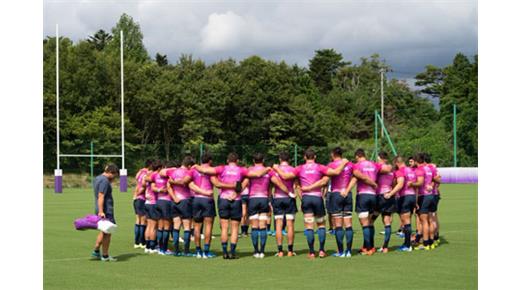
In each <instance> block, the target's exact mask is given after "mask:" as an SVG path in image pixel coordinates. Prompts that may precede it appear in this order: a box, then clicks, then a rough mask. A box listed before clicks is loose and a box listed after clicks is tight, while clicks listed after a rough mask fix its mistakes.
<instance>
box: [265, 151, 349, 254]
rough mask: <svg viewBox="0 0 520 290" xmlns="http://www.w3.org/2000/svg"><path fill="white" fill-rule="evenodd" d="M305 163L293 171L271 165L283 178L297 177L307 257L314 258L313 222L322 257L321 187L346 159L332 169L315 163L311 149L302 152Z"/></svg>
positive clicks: (323, 226)
mask: <svg viewBox="0 0 520 290" xmlns="http://www.w3.org/2000/svg"><path fill="white" fill-rule="evenodd" d="M304 159H305V164H302V165H299V166H298V167H296V168H295V170H294V171H293V172H285V171H283V170H282V169H281V168H280V166H279V165H275V166H273V169H274V170H275V171H276V172H277V173H278V174H279V175H280V176H281V177H282V178H283V179H285V180H286V179H294V178H298V179H299V181H300V185H301V197H300V198H301V201H302V203H301V209H302V212H303V216H304V223H305V236H306V237H307V244H308V246H309V254H308V257H309V259H314V258H315V256H316V254H315V252H314V223H316V225H317V227H318V239H319V242H320V250H319V257H320V258H324V257H325V256H326V253H325V240H326V230H325V227H326V226H325V206H324V204H323V194H322V187H324V186H326V185H327V183H328V181H329V178H328V176H335V175H339V174H340V173H341V171H342V170H343V169H344V168H345V165H346V164H347V163H348V160H346V159H344V160H342V161H341V163H340V164H339V165H338V167H337V168H335V169H332V168H329V167H327V166H325V165H322V164H319V163H316V153H315V152H314V150H312V149H310V148H309V149H307V150H305V152H304Z"/></svg>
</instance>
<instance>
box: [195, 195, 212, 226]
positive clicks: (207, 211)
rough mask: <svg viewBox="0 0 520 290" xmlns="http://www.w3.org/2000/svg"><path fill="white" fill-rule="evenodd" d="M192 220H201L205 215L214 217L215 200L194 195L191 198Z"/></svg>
mask: <svg viewBox="0 0 520 290" xmlns="http://www.w3.org/2000/svg"><path fill="white" fill-rule="evenodd" d="M192 207H193V220H195V222H198V223H200V222H202V220H203V219H204V218H206V217H211V218H213V217H215V215H216V211H215V201H214V200H213V198H203V197H195V198H194V199H193V205H192Z"/></svg>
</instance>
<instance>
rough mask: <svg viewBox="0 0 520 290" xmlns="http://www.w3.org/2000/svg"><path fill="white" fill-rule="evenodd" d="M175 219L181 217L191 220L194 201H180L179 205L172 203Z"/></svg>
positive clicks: (188, 199)
mask: <svg viewBox="0 0 520 290" xmlns="http://www.w3.org/2000/svg"><path fill="white" fill-rule="evenodd" d="M172 204H173V206H172V208H173V217H174V218H176V217H180V218H181V219H183V220H184V219H191V217H192V211H193V210H192V199H191V198H187V199H183V200H181V201H179V203H175V202H173V203H172Z"/></svg>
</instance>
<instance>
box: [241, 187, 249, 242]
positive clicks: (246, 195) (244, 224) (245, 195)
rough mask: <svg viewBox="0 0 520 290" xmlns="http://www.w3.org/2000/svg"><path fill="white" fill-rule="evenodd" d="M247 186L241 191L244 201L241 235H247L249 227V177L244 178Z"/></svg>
mask: <svg viewBox="0 0 520 290" xmlns="http://www.w3.org/2000/svg"><path fill="white" fill-rule="evenodd" d="M244 181H245V183H244V185H245V187H244V188H243V190H242V192H241V193H240V200H241V201H242V219H241V220H240V228H241V231H240V236H241V237H247V236H248V234H247V229H248V228H249V218H248V216H247V203H248V200H249V186H247V185H248V184H249V179H248V178H245V179H244Z"/></svg>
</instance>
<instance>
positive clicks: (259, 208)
mask: <svg viewBox="0 0 520 290" xmlns="http://www.w3.org/2000/svg"><path fill="white" fill-rule="evenodd" d="M265 169H266V167H265V165H264V155H263V154H262V153H255V154H254V155H253V166H252V167H250V168H248V171H249V172H255V171H264V170H265ZM270 182H273V184H274V185H276V186H277V188H280V189H281V190H282V191H283V192H285V193H286V194H288V193H289V191H288V189H287V187H286V186H285V184H283V183H282V181H281V180H280V178H278V177H277V176H275V175H274V173H273V171H272V170H269V171H268V172H267V173H266V174H264V175H262V176H260V177H251V178H250V180H249V202H248V204H247V215H248V216H249V222H250V223H251V241H252V243H253V248H254V254H253V257H255V258H260V259H262V258H264V256H265V245H266V243H267V228H266V226H267V222H268V220H270V218H269V216H268V214H269V212H270V207H269V196H270V191H269V189H270V187H269V185H270ZM259 237H260V248H258V238H259Z"/></svg>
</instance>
